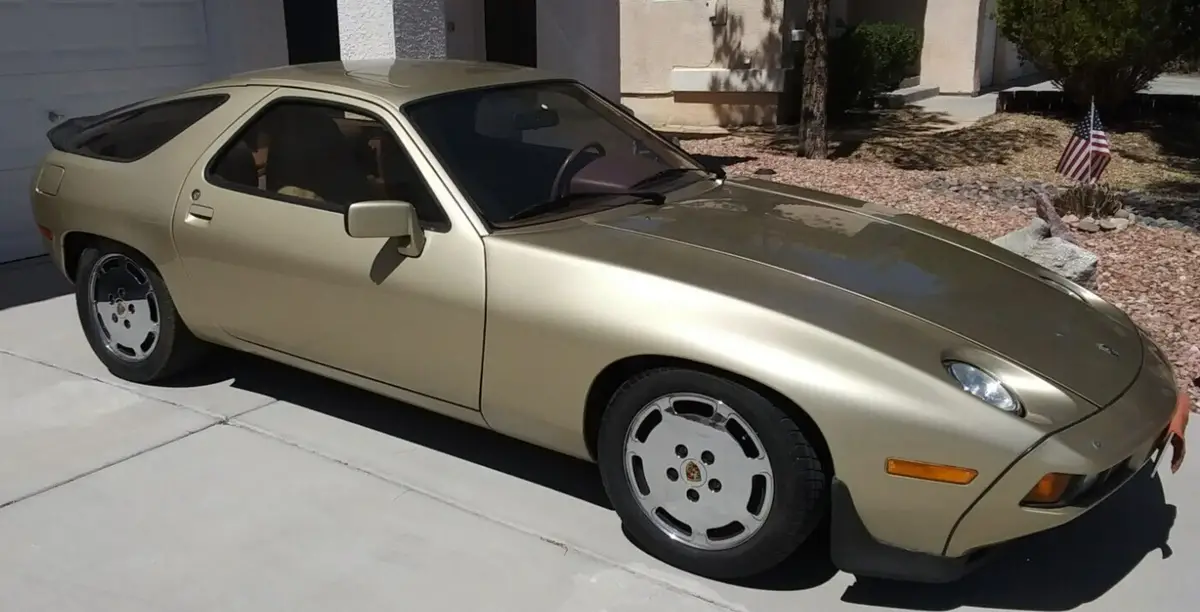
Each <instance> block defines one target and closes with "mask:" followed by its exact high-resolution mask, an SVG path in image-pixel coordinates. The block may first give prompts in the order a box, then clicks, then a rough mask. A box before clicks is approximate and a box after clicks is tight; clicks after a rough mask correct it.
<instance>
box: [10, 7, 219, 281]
mask: <svg viewBox="0 0 1200 612" xmlns="http://www.w3.org/2000/svg"><path fill="white" fill-rule="evenodd" d="M207 38H208V33H207V31H206V25H205V13H204V3H203V2H202V0H0V261H6V260H8V259H13V258H15V257H26V256H30V255H35V254H38V253H40V251H41V240H40V239H39V237H38V235H37V232H36V231H35V229H34V227H33V225H32V221H31V220H30V213H29V203H28V193H26V192H27V190H28V188H29V178H30V176H31V175H32V173H33V171H34V167H35V165H36V164H37V160H38V159H39V158H40V157H41V156H42V155H43V154H44V153H45V152H46V150H47V149H48V147H49V144H48V143H47V142H46V132H47V131H48V130H49V129H50V128H51V127H53V125H54V121H53V119H55V118H62V117H73V116H80V115H90V114H94V113H98V112H102V111H105V110H108V109H111V108H115V107H118V106H122V105H124V104H128V103H130V102H135V101H137V100H141V99H144V98H149V97H152V96H156V95H160V94H164V93H170V92H174V91H179V90H181V89H185V88H188V87H191V86H194V85H196V84H198V83H201V82H204V81H205V80H207V79H208V78H209V76H210V74H209V66H208V44H207Z"/></svg>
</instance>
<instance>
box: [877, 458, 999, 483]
mask: <svg viewBox="0 0 1200 612" xmlns="http://www.w3.org/2000/svg"><path fill="white" fill-rule="evenodd" d="M887 473H888V474H891V475H892V476H905V477H907V478H917V479H920V480H932V481H934V482H945V483H949V484H957V485H965V484H969V483H970V482H971V481H972V480H975V477H976V476H978V475H979V472H977V471H975V470H972V469H970V468H963V467H955V466H953V465H937V464H935V463H923V462H921V461H909V460H907V459H888V460H887Z"/></svg>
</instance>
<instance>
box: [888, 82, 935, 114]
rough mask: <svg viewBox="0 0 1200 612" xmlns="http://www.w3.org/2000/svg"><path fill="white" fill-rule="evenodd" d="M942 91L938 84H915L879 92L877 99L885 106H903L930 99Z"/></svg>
mask: <svg viewBox="0 0 1200 612" xmlns="http://www.w3.org/2000/svg"><path fill="white" fill-rule="evenodd" d="M940 93H942V90H941V88H940V87H938V86H937V85H913V86H910V87H901V88H900V89H897V90H895V91H889V92H887V93H882V94H879V97H878V98H876V100H877V101H878V103H879V106H881V107H883V108H902V107H905V106H908V105H909V104H912V103H914V102H920V101H921V100H928V99H929V98H932V97H934V96H936V95H938V94H940Z"/></svg>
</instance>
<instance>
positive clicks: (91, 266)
mask: <svg viewBox="0 0 1200 612" xmlns="http://www.w3.org/2000/svg"><path fill="white" fill-rule="evenodd" d="M110 254H116V255H122V256H125V257H128V258H129V259H130V260H132V261H133V262H134V263H135V264H137V265H138V267H140V268H141V269H142V272H143V273H144V274H145V275H146V278H147V279H148V281H149V283H150V286H151V288H152V289H153V290H154V295H155V297H156V298H157V300H158V313H159V315H158V316H159V330H158V333H159V338H158V343H157V344H156V345H155V346H154V348H153V349H152V350H151V352H150V356H149V357H148V358H146V359H143V360H142V361H136V362H134V361H126V360H124V359H121V358H119V357H117V356H116V355H113V354H112V352H110V351H109V350H108V347H107V346H106V343H105V340H104V332H103V331H102V330H101V329H100V321H99V319H98V318H97V317H96V313H95V312H94V311H93V309H92V301H91V295H89V293H90V289H91V283H92V275H94V274H95V273H96V266H97V265H98V264H99V263H100V260H101V259H102V258H103V257H104V256H105V255H110ZM75 278H76V282H75V306H76V309H77V311H78V313H79V323H80V325H81V326H82V327H83V335H84V336H85V337H86V338H87V341H88V344H89V345H90V346H91V348H92V351H93V352H94V353H95V354H96V357H97V358H99V359H100V361H101V362H102V363H103V364H104V366H105V367H106V368H108V370H109V371H110V372H112V373H113V374H114V375H116V376H117V377H119V378H122V379H125V380H130V381H134V382H144V381H150V380H154V379H156V378H158V377H159V376H160V374H161V373H162V372H163V371H164V370H165V369H166V367H167V364H168V361H169V359H170V357H171V351H172V348H173V345H174V342H175V337H176V321H177V318H176V315H175V308H174V304H173V303H172V302H171V299H170V296H169V294H168V293H167V288H166V285H165V283H163V280H162V278H161V277H160V276H159V275H158V271H157V270H156V269H155V268H154V266H153V265H152V264H151V263H150V262H148V261H146V258H145V257H142V256H141V255H140V254H138V253H136V252H134V251H132V250H131V249H127V248H124V247H122V246H120V245H116V244H113V243H110V242H104V243H101V244H99V245H96V246H91V247H87V248H85V249H84V250H83V252H82V253H81V254H80V256H79V264H78V267H77V269H76V273H75Z"/></svg>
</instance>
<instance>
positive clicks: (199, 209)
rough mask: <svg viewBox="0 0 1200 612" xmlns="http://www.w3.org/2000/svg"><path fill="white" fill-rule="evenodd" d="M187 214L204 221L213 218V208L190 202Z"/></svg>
mask: <svg viewBox="0 0 1200 612" xmlns="http://www.w3.org/2000/svg"><path fill="white" fill-rule="evenodd" d="M188 216H190V217H195V218H197V219H203V220H204V221H211V220H212V218H213V209H212V208H209V207H208V206H204V205H201V204H192V205H191V206H188Z"/></svg>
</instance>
